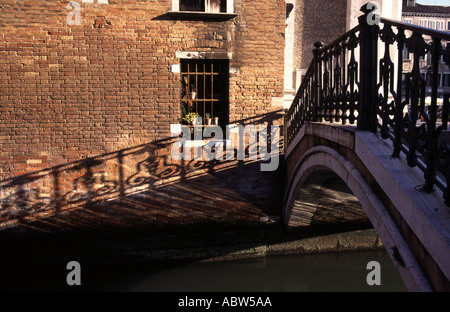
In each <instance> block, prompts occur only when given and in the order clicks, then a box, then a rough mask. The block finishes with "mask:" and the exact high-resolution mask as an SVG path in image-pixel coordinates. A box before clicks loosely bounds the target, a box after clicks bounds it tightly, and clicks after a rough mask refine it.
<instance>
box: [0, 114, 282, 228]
mask: <svg viewBox="0 0 450 312" xmlns="http://www.w3.org/2000/svg"><path fill="white" fill-rule="evenodd" d="M280 118H282V111H281V110H279V111H274V112H271V113H267V114H262V115H258V116H254V117H251V118H247V119H242V120H238V121H235V122H234V123H235V124H239V125H247V124H252V125H258V124H265V125H272V124H273V122H274V120H277V119H280ZM269 135H270V134H269ZM177 141H178V138H176V137H172V138H165V139H161V140H157V141H154V142H151V143H148V144H143V145H139V146H134V147H131V148H128V149H122V150H119V151H115V152H111V153H107V154H103V155H99V156H94V157H90V158H86V159H83V160H79V161H75V162H71V163H67V164H63V165H59V166H55V167H51V168H46V169H43V170H39V171H35V172H30V173H28V174H25V175H21V176H16V177H12V178H9V179H5V180H3V181H0V229H1V228H7V227H11V226H14V225H17V224H23V223H29V222H32V221H34V220H39V219H42V218H45V217H49V216H52V215H55V214H58V213H62V212H65V211H70V210H73V209H77V208H80V207H87V206H89V205H91V204H93V203H96V204H98V203H107V202H111V201H120V200H122V199H125V198H132V197H133V195H136V194H140V193H142V192H145V191H148V190H149V189H152V190H153V189H158V188H162V187H164V186H166V185H170V184H173V183H177V182H186V181H187V180H192V179H196V178H198V177H200V176H203V175H205V174H207V173H208V174H213V175H214V174H217V173H218V172H224V171H227V170H232V169H233V168H236V167H238V166H241V167H242V166H244V164H243V163H244V161H238V160H235V159H236V158H235V159H233V160H227V159H226V158H225V157H223V160H216V159H212V160H206V161H205V160H203V159H190V160H183V159H181V160H178V161H175V160H173V159H172V158H171V157H170V153H171V147H172V145H173V144H174V143H176V142H177ZM249 148H251V147H250V146H249V145H247V146H245V155H246V157H247V156H248V155H249V152H250V151H249ZM279 151H282V148H280V149H279ZM234 152H235V155H237V149H236V148H235V149H234ZM224 153H225V152H224ZM257 162H259V161H257ZM231 187H233V186H231ZM234 187H235V188H236V186H234ZM235 191H238V192H239V190H236V189H235ZM156 192H158V191H156ZM161 192H162V191H161ZM185 195H186V194H185ZM191 195H193V196H201V194H200V195H199V194H191ZM161 196H164V195H161ZM171 196H173V195H172V194H171ZM280 196H281V195H280ZM182 197H183V196H180V198H182ZM280 198H281V197H280ZM174 200H175V199H174ZM197 200H201V198H198V199H197ZM156 202H157V201H156ZM161 204H163V203H161ZM169 204H170V203H169ZM150 206H151V205H149V207H150Z"/></svg>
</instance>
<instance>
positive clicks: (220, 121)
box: [181, 59, 229, 127]
mask: <svg viewBox="0 0 450 312" xmlns="http://www.w3.org/2000/svg"><path fill="white" fill-rule="evenodd" d="M228 84H229V61H228V60H206V59H201V60H199V59H181V88H182V92H181V107H182V114H183V117H184V116H185V115H186V114H188V113H192V112H193V113H197V114H199V115H200V117H201V118H202V124H203V125H207V124H208V123H207V118H208V117H209V118H210V119H211V124H217V125H220V126H222V127H224V126H225V125H226V124H228V115H229V107H228V106H229V104H228Z"/></svg>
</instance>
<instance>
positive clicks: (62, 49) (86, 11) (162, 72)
mask: <svg viewBox="0 0 450 312" xmlns="http://www.w3.org/2000/svg"><path fill="white" fill-rule="evenodd" d="M94 2H95V3H82V2H81V1H80V2H79V4H80V13H81V15H80V22H81V24H80V25H68V24H67V15H68V14H69V13H70V12H71V10H69V9H68V8H67V6H68V1H66V0H62V1H57V0H54V1H24V0H0V113H1V115H0V183H1V185H0V192H1V194H0V204H1V205H2V208H1V210H0V212H1V215H0V219H1V221H2V222H5V220H6V221H8V220H14V219H15V218H16V217H17V216H18V215H21V214H24V215H25V216H32V215H33V214H34V213H35V212H36V213H40V212H43V211H52V209H53V210H54V208H58V209H64V208H65V207H68V206H70V205H71V204H83V203H85V202H90V201H92V200H96V201H98V200H100V199H102V198H105V199H114V198H117V197H118V196H126V195H129V194H132V193H133V192H136V191H137V190H138V189H139V187H141V189H142V187H146V188H149V187H157V186H158V185H162V184H164V183H169V182H173V181H179V180H183V179H186V177H188V176H189V172H191V171H193V169H192V168H189V166H192V164H185V163H174V162H172V160H171V159H170V147H171V144H170V143H171V142H173V140H174V139H171V138H170V137H171V133H170V124H177V123H179V122H180V119H181V109H180V94H181V81H180V73H177V72H173V71H171V70H170V69H171V68H174V67H173V65H178V64H180V58H179V54H180V52H215V53H220V52H223V53H221V54H213V55H226V58H228V59H229V62H230V63H229V66H230V74H229V120H230V123H238V124H239V123H242V124H246V123H272V122H275V123H280V121H281V119H280V117H281V113H279V112H278V111H279V110H280V107H277V106H276V105H274V103H277V102H279V101H277V99H279V98H280V97H282V96H283V65H284V27H285V25H284V19H285V4H284V1H281V0H259V1H245V0H235V1H234V12H235V13H236V16H235V17H231V18H227V19H224V20H217V19H214V18H211V19H207V20H204V19H198V20H192V19H190V18H183V17H179V16H172V15H169V14H168V12H169V11H171V6H172V2H171V1H170V0H147V1H133V0H132V1H121V0H109V3H97V1H95V0H94ZM213 58H214V56H213ZM228 165H235V163H234V164H231V163H226V162H224V163H219V164H217V163H214V164H212V163H207V164H203V167H202V168H201V169H202V170H203V172H211V171H212V169H214V168H216V167H214V166H217V168H219V167H226V166H228ZM211 166H212V167H211ZM200 167H201V166H200ZM186 168H187V169H186ZM196 168H197V167H196ZM199 172H201V171H199ZM255 172H256V171H255ZM234 174H235V173H234ZM255 179H258V177H255ZM233 183H235V181H234V182H233ZM249 183H250V182H249ZM264 183H265V184H264ZM270 183H272V182H255V185H257V184H259V186H260V187H261V188H260V189H258V188H257V187H256V186H255V187H253V185H252V184H248V185H247V187H248V188H249V190H248V192H247V193H245V194H257V193H261V190H264V188H266V189H267V188H269V187H270ZM263 195H264V196H265V197H264V196H262V197H261V196H259V197H258V196H257V195H255V196H254V201H255V202H258V201H260V202H263V201H266V202H267V198H272V199H274V200H275V199H276V200H278V198H279V196H278V195H276V194H275V195H270V194H263ZM169 202H170V200H169ZM268 205H270V204H268ZM273 205H275V204H273Z"/></svg>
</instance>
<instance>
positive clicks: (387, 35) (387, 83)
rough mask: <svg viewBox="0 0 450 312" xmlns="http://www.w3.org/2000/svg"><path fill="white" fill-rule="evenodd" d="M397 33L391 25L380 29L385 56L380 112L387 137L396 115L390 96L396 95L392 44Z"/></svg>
mask: <svg viewBox="0 0 450 312" xmlns="http://www.w3.org/2000/svg"><path fill="white" fill-rule="evenodd" d="M394 37H395V34H394V32H393V31H392V28H391V26H389V25H384V27H383V29H382V30H381V31H380V39H381V41H382V42H384V56H383V58H382V59H381V60H380V62H379V64H380V65H379V70H380V74H379V82H378V85H377V90H379V89H380V88H382V93H379V94H378V105H377V110H378V114H379V116H380V117H381V121H382V124H381V131H380V132H381V137H382V138H383V139H387V138H388V137H389V136H388V132H389V128H388V127H389V126H390V125H392V121H391V117H390V116H391V115H394V101H391V102H390V103H389V97H390V96H391V95H392V96H394V98H395V96H396V94H395V91H394V63H393V62H392V60H391V55H390V46H391V45H392V44H393V43H394V41H395V38H394Z"/></svg>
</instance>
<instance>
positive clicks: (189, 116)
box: [183, 112, 200, 124]
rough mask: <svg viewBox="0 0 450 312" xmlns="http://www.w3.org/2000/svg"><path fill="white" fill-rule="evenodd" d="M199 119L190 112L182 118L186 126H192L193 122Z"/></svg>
mask: <svg viewBox="0 0 450 312" xmlns="http://www.w3.org/2000/svg"><path fill="white" fill-rule="evenodd" d="M197 117H200V115H199V114H197V113H194V112H191V113H188V114H186V115H185V116H184V118H183V120H184V121H186V122H187V123H188V124H192V123H193V122H194V120H195V118H197Z"/></svg>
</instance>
